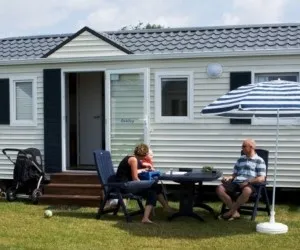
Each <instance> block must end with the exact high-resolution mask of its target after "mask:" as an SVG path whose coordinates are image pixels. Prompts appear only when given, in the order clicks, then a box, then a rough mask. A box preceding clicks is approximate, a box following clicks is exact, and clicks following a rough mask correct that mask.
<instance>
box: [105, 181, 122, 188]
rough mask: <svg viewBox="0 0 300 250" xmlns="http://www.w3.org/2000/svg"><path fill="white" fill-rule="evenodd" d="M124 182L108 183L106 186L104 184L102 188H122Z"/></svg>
mask: <svg viewBox="0 0 300 250" xmlns="http://www.w3.org/2000/svg"><path fill="white" fill-rule="evenodd" d="M124 184H125V182H110V183H107V184H104V185H103V186H104V187H110V188H124V187H125V186H124Z"/></svg>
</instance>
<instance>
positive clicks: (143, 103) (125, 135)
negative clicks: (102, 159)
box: [105, 70, 149, 165]
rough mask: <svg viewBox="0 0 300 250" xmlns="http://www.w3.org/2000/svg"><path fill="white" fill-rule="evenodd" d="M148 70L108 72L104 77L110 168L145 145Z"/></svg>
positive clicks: (146, 138) (146, 133) (146, 136)
mask: <svg viewBox="0 0 300 250" xmlns="http://www.w3.org/2000/svg"><path fill="white" fill-rule="evenodd" d="M147 79H148V71H147V70H140V71H134V70H128V71H118V70H116V71H109V72H107V75H106V87H105V89H106V104H109V105H107V106H106V112H107V116H106V117H107V130H106V135H107V136H106V138H107V149H108V150H110V151H111V154H112V159H113V163H114V165H117V164H118V163H119V162H120V160H121V159H122V158H123V157H124V156H125V155H126V154H131V153H132V152H133V149H134V147H135V146H136V145H137V144H138V143H141V142H144V143H148V142H149V140H148V131H149V128H148V106H149V105H148V93H149V92H148V80H147Z"/></svg>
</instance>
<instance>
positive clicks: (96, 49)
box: [49, 31, 126, 58]
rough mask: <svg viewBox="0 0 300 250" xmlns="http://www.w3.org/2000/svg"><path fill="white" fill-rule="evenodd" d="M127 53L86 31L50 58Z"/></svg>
mask: <svg viewBox="0 0 300 250" xmlns="http://www.w3.org/2000/svg"><path fill="white" fill-rule="evenodd" d="M116 55H126V53H125V52H123V51H121V50H119V49H118V48H116V47H114V46H112V45H111V44H109V43H107V42H105V41H103V40H101V39H100V38H98V37H96V36H94V35H92V34H91V33H89V32H87V31H85V32H83V33H82V34H81V35H79V36H78V37H76V38H74V39H73V40H72V41H70V42H69V43H67V44H66V45H64V46H63V47H61V48H60V49H58V50H57V51H55V52H54V53H53V54H52V55H50V56H49V58H72V57H73V58H74V57H94V56H116Z"/></svg>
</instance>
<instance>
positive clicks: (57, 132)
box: [44, 69, 62, 173]
mask: <svg viewBox="0 0 300 250" xmlns="http://www.w3.org/2000/svg"><path fill="white" fill-rule="evenodd" d="M44 145H45V156H44V159H45V170H46V172H47V173H55V172H61V167H62V153H61V150H62V144H61V70H60V69H44Z"/></svg>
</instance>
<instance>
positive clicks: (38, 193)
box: [31, 188, 43, 204]
mask: <svg viewBox="0 0 300 250" xmlns="http://www.w3.org/2000/svg"><path fill="white" fill-rule="evenodd" d="M42 195H43V192H42V190H41V189H40V188H36V189H35V190H33V192H32V194H31V200H32V203H33V204H38V202H39V198H40V197H41V196H42Z"/></svg>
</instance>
